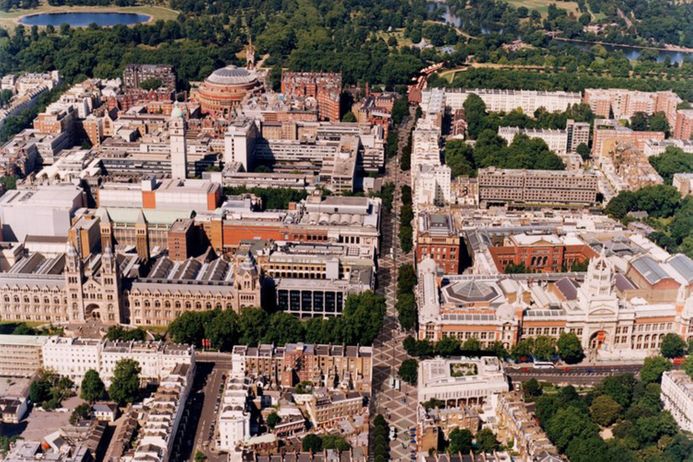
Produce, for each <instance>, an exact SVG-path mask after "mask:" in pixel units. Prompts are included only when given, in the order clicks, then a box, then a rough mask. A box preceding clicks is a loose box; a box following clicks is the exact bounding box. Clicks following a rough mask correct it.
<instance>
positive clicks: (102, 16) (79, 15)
mask: <svg viewBox="0 0 693 462" xmlns="http://www.w3.org/2000/svg"><path fill="white" fill-rule="evenodd" d="M149 19H150V16H148V15H146V14H138V13H110V12H106V13H95V12H94V13H90V12H86V11H85V12H75V13H38V14H30V15H27V16H24V17H22V18H21V19H20V20H19V23H20V24H24V25H25V26H60V25H61V24H69V25H70V26H73V27H85V26H88V25H90V24H96V25H97V26H115V25H119V24H121V25H124V26H129V25H131V24H139V23H143V22H147V21H149Z"/></svg>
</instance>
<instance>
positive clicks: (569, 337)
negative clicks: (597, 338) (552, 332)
mask: <svg viewBox="0 0 693 462" xmlns="http://www.w3.org/2000/svg"><path fill="white" fill-rule="evenodd" d="M556 346H557V347H558V356H559V357H560V358H561V359H562V360H563V361H565V362H566V363H568V364H577V363H579V362H580V361H582V358H584V357H585V354H584V352H583V351H582V344H581V343H580V339H579V338H578V337H577V335H575V334H574V333H565V332H564V333H562V334H561V335H560V337H558V342H557V344H556Z"/></svg>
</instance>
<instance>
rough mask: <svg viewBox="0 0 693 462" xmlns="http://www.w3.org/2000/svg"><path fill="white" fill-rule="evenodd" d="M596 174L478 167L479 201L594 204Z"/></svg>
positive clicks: (488, 202)
mask: <svg viewBox="0 0 693 462" xmlns="http://www.w3.org/2000/svg"><path fill="white" fill-rule="evenodd" d="M597 192H598V189H597V175H596V174H594V173H591V172H582V171H579V172H575V171H570V172H567V171H562V170H511V169H496V168H494V167H490V168H484V169H480V170H479V203H481V204H490V203H511V204H512V203H514V204H540V203H549V204H551V203H553V204H561V205H570V204H584V205H591V204H594V203H595V201H596V200H597Z"/></svg>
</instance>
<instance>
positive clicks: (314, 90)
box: [281, 72, 342, 122]
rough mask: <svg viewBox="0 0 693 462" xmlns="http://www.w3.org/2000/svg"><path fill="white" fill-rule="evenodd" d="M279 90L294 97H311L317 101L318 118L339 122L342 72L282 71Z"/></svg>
mask: <svg viewBox="0 0 693 462" xmlns="http://www.w3.org/2000/svg"><path fill="white" fill-rule="evenodd" d="M281 91H282V93H283V94H284V95H286V96H288V97H294V98H305V97H312V98H315V100H316V101H317V103H318V118H319V119H320V120H329V121H330V122H339V120H340V119H339V101H340V95H341V92H342V74H341V73H337V72H282V86H281Z"/></svg>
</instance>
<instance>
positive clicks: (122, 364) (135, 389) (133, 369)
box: [108, 358, 142, 406]
mask: <svg viewBox="0 0 693 462" xmlns="http://www.w3.org/2000/svg"><path fill="white" fill-rule="evenodd" d="M141 371H142V369H141V368H140V364H139V363H138V362H137V361H135V360H134V359H129V358H126V359H121V360H119V361H118V362H117V363H116V366H115V369H114V370H113V380H112V381H111V386H110V387H109V388H108V394H109V396H110V397H111V399H112V400H113V401H115V402H116V403H118V404H119V405H121V406H122V405H124V404H126V403H132V402H134V401H135V400H136V399H137V397H138V396H139V392H140V372H141Z"/></svg>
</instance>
